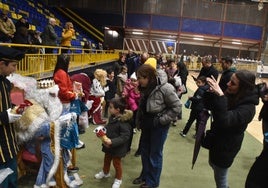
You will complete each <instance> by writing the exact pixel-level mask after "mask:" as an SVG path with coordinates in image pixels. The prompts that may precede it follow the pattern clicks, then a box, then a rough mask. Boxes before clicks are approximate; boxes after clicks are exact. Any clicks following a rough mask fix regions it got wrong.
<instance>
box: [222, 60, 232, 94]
mask: <svg viewBox="0 0 268 188" xmlns="http://www.w3.org/2000/svg"><path fill="white" fill-rule="evenodd" d="M232 64H233V60H232V58H230V57H225V58H222V59H221V67H222V71H223V72H222V75H221V79H220V82H219V85H220V87H221V89H222V91H223V92H224V91H225V90H226V89H227V83H228V82H229V81H230V78H231V76H232V75H233V73H234V72H235V71H236V68H235V67H232Z"/></svg>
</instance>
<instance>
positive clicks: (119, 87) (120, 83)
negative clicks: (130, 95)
mask: <svg viewBox="0 0 268 188" xmlns="http://www.w3.org/2000/svg"><path fill="white" fill-rule="evenodd" d="M127 78H128V75H127V66H122V67H121V70H120V73H119V74H118V75H117V78H116V79H117V80H116V93H117V95H118V96H119V97H121V96H122V92H123V89H124V86H125V83H126V81H127Z"/></svg>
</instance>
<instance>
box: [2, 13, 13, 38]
mask: <svg viewBox="0 0 268 188" xmlns="http://www.w3.org/2000/svg"><path fill="white" fill-rule="evenodd" d="M15 32H16V27H15V25H14V23H13V21H12V20H11V19H10V18H9V17H8V11H6V10H3V11H2V12H1V13H0V41H1V42H11V39H12V38H13V37H14V33H15Z"/></svg>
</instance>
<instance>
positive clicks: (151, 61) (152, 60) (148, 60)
mask: <svg viewBox="0 0 268 188" xmlns="http://www.w3.org/2000/svg"><path fill="white" fill-rule="evenodd" d="M156 63H157V62H156V59H155V58H153V57H150V58H148V59H147V60H146V61H145V63H144V64H148V65H151V66H152V67H153V68H155V69H156Z"/></svg>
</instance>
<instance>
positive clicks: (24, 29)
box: [0, 10, 102, 54]
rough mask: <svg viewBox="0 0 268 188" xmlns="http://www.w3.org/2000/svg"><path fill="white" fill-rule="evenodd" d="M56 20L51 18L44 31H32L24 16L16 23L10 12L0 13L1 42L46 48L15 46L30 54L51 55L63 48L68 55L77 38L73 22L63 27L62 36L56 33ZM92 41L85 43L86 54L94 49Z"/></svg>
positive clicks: (99, 45)
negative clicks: (56, 48)
mask: <svg viewBox="0 0 268 188" xmlns="http://www.w3.org/2000/svg"><path fill="white" fill-rule="evenodd" d="M56 24H57V23H56V19H55V18H53V17H51V18H49V19H48V23H47V25H46V26H45V27H44V28H43V31H38V30H31V29H30V24H29V23H28V21H27V17H26V16H22V17H21V18H19V19H18V20H17V21H16V22H15V23H14V22H13V20H12V19H11V18H9V11H7V10H1V11H0V42H4V43H14V44H21V45H23V44H26V45H37V46H38V45H43V46H46V47H45V48H38V47H29V46H27V47H25V46H15V47H14V48H16V49H19V50H21V51H24V52H25V53H28V54H36V53H41V54H45V53H46V54H51V53H53V52H54V49H55V47H56V46H57V47H58V46H60V47H62V49H61V52H62V53H68V52H69V48H70V47H71V46H72V40H73V39H74V38H75V35H76V33H75V29H74V26H73V23H72V22H66V23H65V25H64V26H63V29H62V33H61V35H60V36H58V35H57V32H56V31H55V26H56ZM92 48H93V47H92V45H91V42H90V41H84V49H85V53H88V52H89V51H90V50H91V49H92ZM98 48H99V49H100V50H101V49H102V44H101V43H99V44H98Z"/></svg>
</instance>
